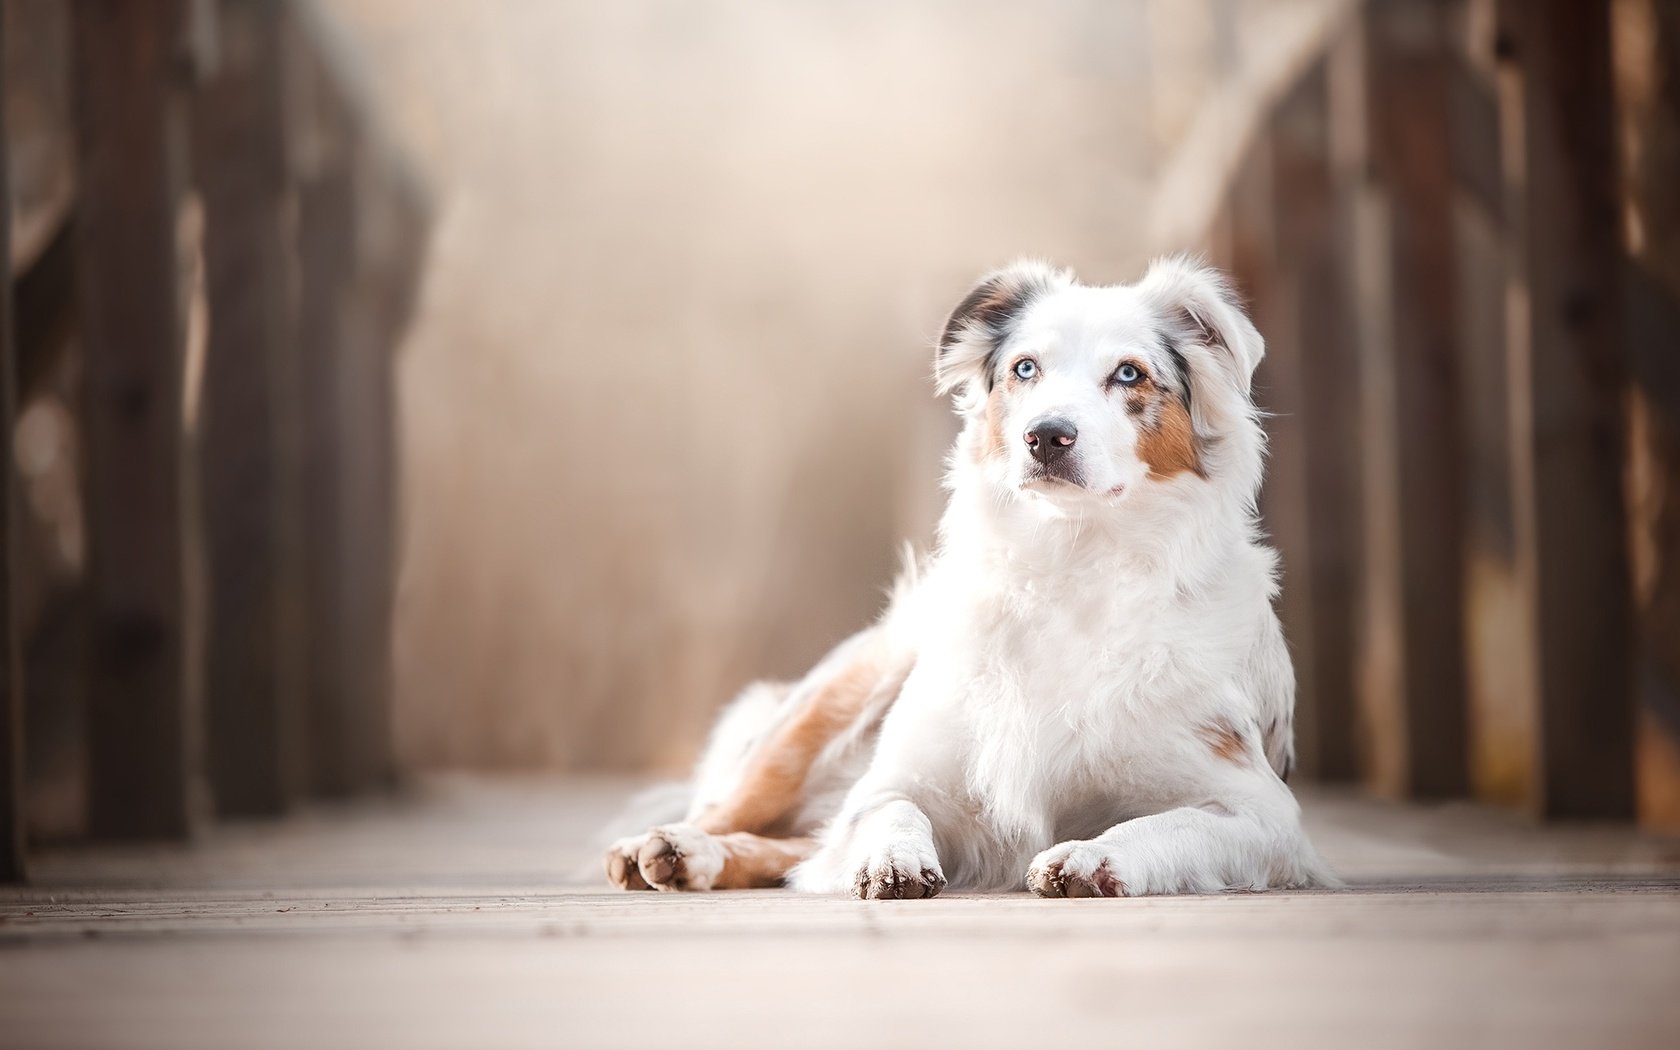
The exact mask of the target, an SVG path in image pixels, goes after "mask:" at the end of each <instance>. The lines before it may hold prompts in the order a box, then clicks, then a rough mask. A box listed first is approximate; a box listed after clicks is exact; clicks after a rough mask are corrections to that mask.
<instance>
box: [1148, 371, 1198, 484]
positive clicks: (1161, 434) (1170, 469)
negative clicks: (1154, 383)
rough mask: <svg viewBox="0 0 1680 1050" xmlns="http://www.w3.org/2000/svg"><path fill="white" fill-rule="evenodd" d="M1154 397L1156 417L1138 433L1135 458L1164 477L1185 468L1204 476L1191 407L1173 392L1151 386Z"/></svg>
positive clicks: (1158, 477) (1155, 474) (1158, 478)
mask: <svg viewBox="0 0 1680 1050" xmlns="http://www.w3.org/2000/svg"><path fill="white" fill-rule="evenodd" d="M1151 392H1152V393H1153V395H1154V398H1155V404H1154V405H1153V406H1152V408H1153V409H1154V414H1155V420H1154V422H1153V424H1151V425H1148V426H1143V427H1142V430H1141V432H1140V433H1139V434H1138V446H1137V449H1138V458H1139V459H1141V460H1143V463H1144V465H1145V466H1147V467H1148V468H1149V476H1150V477H1152V478H1155V479H1157V480H1165V479H1166V478H1170V477H1172V476H1174V475H1175V474H1182V473H1184V472H1186V471H1188V472H1190V473H1192V474H1194V475H1196V476H1197V477H1204V476H1205V475H1204V474H1203V473H1202V457H1201V452H1200V451H1199V450H1198V449H1197V447H1196V431H1195V428H1194V426H1193V425H1192V424H1191V422H1190V410H1189V409H1187V408H1185V407H1184V402H1183V401H1180V400H1179V399H1178V398H1177V397H1175V396H1173V395H1172V394H1170V393H1168V392H1166V391H1164V390H1160V389H1159V388H1155V387H1151Z"/></svg>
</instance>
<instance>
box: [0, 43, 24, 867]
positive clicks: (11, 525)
mask: <svg viewBox="0 0 1680 1050" xmlns="http://www.w3.org/2000/svg"><path fill="white" fill-rule="evenodd" d="M5 40H6V29H5V19H4V18H0V55H3V54H4V53H5V48H4V44H5ZM4 68H5V67H4V65H3V64H0V74H3V73H4ZM0 79H3V77H0ZM6 147H7V139H6V119H5V114H4V113H0V201H9V200H10V199H11V192H10V186H9V184H8V183H9V180H8V178H7V171H8V168H7V161H8V157H7V148H6ZM11 229H12V222H11V209H10V208H9V207H8V208H6V209H4V210H0V259H10V258H11ZM9 274H10V271H9V269H8V276H7V277H6V279H4V280H0V882H18V881H21V880H22V879H23V877H24V873H25V867H24V841H23V840H24V818H23V666H22V647H21V645H20V644H19V637H18V636H19V632H20V630H21V627H20V625H19V624H18V618H17V599H16V590H17V582H16V580H15V578H14V575H15V574H14V572H13V568H14V564H15V563H14V558H15V557H16V549H15V548H16V546H17V512H18V508H17V466H16V464H17V459H16V457H15V456H13V454H12V434H13V428H12V417H13V412H14V410H15V408H16V390H15V389H14V385H15V382H16V375H17V368H16V362H15V359H14V357H13V354H12V282H11V278H10V276H9Z"/></svg>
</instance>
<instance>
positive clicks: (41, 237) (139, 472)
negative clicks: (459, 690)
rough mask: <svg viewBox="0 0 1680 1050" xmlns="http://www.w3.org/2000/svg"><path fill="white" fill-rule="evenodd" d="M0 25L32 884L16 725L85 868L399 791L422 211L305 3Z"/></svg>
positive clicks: (13, 561)
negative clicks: (105, 851)
mask: <svg viewBox="0 0 1680 1050" xmlns="http://www.w3.org/2000/svg"><path fill="white" fill-rule="evenodd" d="M3 10H4V35H5V51H4V55H5V65H6V68H5V70H4V73H5V83H6V102H7V105H6V114H7V118H8V122H9V123H8V126H7V127H6V128H5V134H4V135H3V136H0V142H3V143H4V152H5V154H7V155H6V156H4V157H0V159H4V160H6V161H8V162H9V163H6V164H0V171H9V172H10V173H11V174H12V176H13V178H14V180H15V182H16V184H15V185H13V186H12V187H11V192H10V194H9V198H10V200H11V201H12V202H13V207H12V208H11V209H10V214H9V221H0V238H4V237H5V236H6V235H7V233H8V232H9V236H10V242H9V247H8V251H7V258H9V260H10V273H11V279H10V280H9V281H6V282H0V333H4V336H5V338H6V340H7V341H6V343H5V345H4V354H3V357H0V363H3V365H4V368H3V369H0V376H3V377H4V381H5V388H4V395H5V396H4V403H3V407H0V432H3V433H4V434H5V445H4V453H5V454H4V457H3V459H4V464H5V472H6V478H5V486H4V491H5V498H6V504H7V505H6V509H5V516H4V519H3V520H4V522H5V526H4V530H3V531H0V541H3V542H0V547H3V555H4V557H3V560H0V565H4V566H5V572H4V577H3V578H0V640H3V643H4V649H3V654H0V667H3V670H4V678H3V697H4V705H3V708H0V712H3V717H0V878H17V877H20V876H21V874H22V872H23V859H24V839H25V825H26V817H25V813H24V800H25V797H26V787H25V778H24V761H23V756H24V754H25V739H26V733H25V725H26V720H25V718H24V712H25V710H26V708H27V710H28V712H29V713H30V716H31V718H30V719H29V720H28V723H29V732H28V734H27V735H28V739H29V741H30V742H31V744H32V745H33V744H40V747H38V748H37V747H34V746H31V747H30V749H29V751H30V754H31V755H34V754H36V753H37V752H40V753H43V754H48V755H57V754H59V753H60V752H64V753H68V754H70V755H73V756H75V760H74V761H73V762H71V763H70V766H71V768H72V771H73V773H74V775H73V776H71V777H69V778H68V779H69V780H70V781H72V782H73V784H74V788H75V790H73V791H72V792H71V796H72V798H73V800H74V801H75V802H76V803H77V805H76V806H75V808H76V809H78V810H79V811H80V812H79V813H78V814H77V816H79V817H80V820H79V821H74V820H73V821H71V824H72V825H74V824H77V823H79V825H80V827H79V829H78V830H80V831H84V832H86V833H87V834H90V835H93V836H96V837H101V838H112V839H119V838H120V839H130V838H182V837H187V836H190V835H191V834H192V833H193V832H194V830H195V829H196V828H198V827H200V826H201V825H202V823H203V822H204V821H205V820H206V819H208V818H209V817H210V816H212V815H213V814H214V815H255V814H273V813H279V812H282V811H284V810H285V809H286V808H288V807H289V806H290V805H291V804H293V803H294V802H295V801H297V800H299V799H301V798H303V797H305V796H306V795H309V794H312V793H313V794H333V795H342V794H347V793H351V792H357V791H362V790H367V789H371V788H375V787H377V786H379V785H382V784H385V783H387V782H388V781H389V780H390V778H391V776H392V767H391V755H390V731H389V721H390V712H389V689H388V684H387V676H388V660H389V649H390V646H389V643H388V636H389V630H390V619H391V618H390V603H391V597H392V594H391V592H392V582H393V564H394V551H393V538H394V508H395V492H394V488H393V486H394V483H395V482H394V479H395V477H396V463H395V455H396V445H395V419H394V399H393V395H394V390H393V351H394V349H395V347H396V344H397V340H398V339H399V337H400V335H401V333H402V330H403V328H404V326H405V324H406V320H407V318H408V315H409V313H410V309H411V306H412V297H413V295H414V292H415V287H416V282H417V277H418V267H419V263H420V257H421V254H422V249H423V237H424V232H425V228H426V216H425V211H426V208H425V202H424V200H423V196H422V194H421V192H420V190H419V187H418V185H417V184H416V182H415V181H414V180H413V178H412V177H411V175H410V174H409V172H408V171H407V169H406V168H405V166H404V164H403V163H402V161H401V159H400V158H399V157H397V156H396V155H395V154H394V153H393V152H392V151H391V149H390V148H389V147H388V146H387V144H386V142H385V140H384V139H383V138H382V137H381V135H380V134H379V130H380V129H379V128H378V127H377V126H376V125H375V123H374V121H373V117H372V114H371V112H370V110H369V108H368V106H367V105H366V104H365V102H364V100H363V98H362V96H361V94H360V92H359V91H358V90H357V89H356V85H355V82H354V79H353V76H352V75H351V70H350V68H349V66H348V65H347V63H346V62H345V61H343V59H342V57H341V55H340V53H339V50H338V46H337V42H336V40H335V39H334V38H333V37H332V35H331V33H330V31H329V30H328V28H327V26H326V25H325V24H324V23H323V21H322V20H321V19H320V18H319V17H318V16H317V15H316V14H315V13H314V11H313V8H312V7H311V6H309V5H308V4H306V3H301V2H297V3H287V2H282V0H219V2H218V0H76V2H74V3H62V4H61V3H58V2H56V0H6V2H5V3H4V8H3ZM4 243H6V241H5V240H4V239H0V244H4ZM20 414H21V416H22V417H23V418H20ZM20 464H21V466H20ZM20 473H22V474H25V475H28V476H20ZM66 478H68V482H69V483H68V490H69V491H64V490H65V489H66V482H65V479H66ZM55 486H56V487H55ZM66 506H68V507H69V509H68V510H66ZM67 737H68V738H71V739H69V740H68V742H66V738H67ZM31 779H32V780H33V778H31Z"/></svg>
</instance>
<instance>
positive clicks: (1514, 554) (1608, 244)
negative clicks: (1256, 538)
mask: <svg viewBox="0 0 1680 1050" xmlns="http://www.w3.org/2000/svg"><path fill="white" fill-rule="evenodd" d="M1677 59H1680V9H1677V8H1676V7H1675V6H1674V5H1672V4H1665V3H1661V2H1660V0H1653V2H1638V0H1634V2H1617V3H1612V2H1609V0H1536V2H1524V0H1510V2H1494V0H1393V2H1372V3H1366V4H1357V5H1352V6H1351V7H1350V8H1349V9H1348V11H1347V12H1346V14H1345V17H1343V18H1342V19H1340V20H1339V21H1338V22H1336V23H1335V24H1333V25H1331V26H1330V27H1328V28H1327V29H1326V32H1325V35H1324V39H1323V41H1322V44H1321V46H1320V48H1319V49H1318V50H1317V51H1316V52H1315V53H1314V54H1312V55H1310V56H1308V60H1307V61H1305V62H1303V63H1302V64H1301V67H1300V69H1298V70H1296V71H1294V72H1293V73H1292V74H1291V77H1290V79H1289V80H1288V81H1287V82H1286V83H1284V84H1282V85H1280V86H1279V89H1278V91H1277V93H1276V99H1277V101H1276V102H1275V104H1274V105H1272V106H1271V107H1270V108H1269V109H1266V110H1264V111H1263V112H1262V113H1261V114H1260V116H1259V117H1258V119H1257V120H1256V121H1255V122H1254V123H1253V125H1252V126H1251V127H1249V128H1247V129H1246V132H1245V133H1246V134H1247V135H1248V143H1247V146H1246V148H1245V149H1244V150H1243V151H1242V152H1241V154H1240V158H1241V159H1240V160H1239V162H1238V163H1236V164H1235V165H1234V167H1233V168H1232V169H1231V171H1230V178H1229V179H1228V181H1227V183H1226V190H1225V192H1224V197H1223V199H1222V200H1221V202H1220V204H1219V206H1218V208H1217V210H1216V213H1215V214H1216V217H1215V218H1214V219H1213V220H1212V221H1211V222H1210V223H1209V224H1208V225H1207V229H1206V231H1205V235H1204V236H1203V238H1202V240H1203V242H1204V245H1205V247H1206V248H1207V250H1208V251H1209V253H1210V254H1211V255H1213V256H1214V257H1215V258H1216V259H1217V260H1218V261H1220V262H1222V263H1224V264H1225V265H1228V266H1229V267H1231V268H1232V269H1233V270H1234V271H1235V272H1236V274H1237V275H1238V281H1239V284H1240V285H1241V287H1242V288H1243V289H1244V291H1245V292H1246V293H1247V294H1248V295H1249V296H1250V297H1251V299H1252V301H1253V305H1254V308H1255V311H1256V315H1257V320H1258V322H1259V325H1260V328H1261V330H1262V331H1263V332H1264V333H1265V334H1266V336H1267V339H1268V344H1269V355H1268V358H1267V361H1266V363H1265V365H1264V366H1263V371H1262V374H1261V376H1260V377H1259V380H1258V382H1259V387H1260V390H1261V396H1262V398H1263V399H1264V401H1265V404H1266V407H1267V408H1268V409H1269V410H1270V411H1271V412H1272V413H1274V415H1273V417H1272V419H1271V421H1270V431H1271V439H1272V461H1271V473H1270V476H1269V482H1268V486H1267V491H1266V497H1265V499H1266V506H1265V508H1264V509H1265V511H1266V516H1267V519H1268V522H1269V524H1270V526H1271V528H1272V531H1273V533H1274V536H1275V538H1276V541H1277V543H1278V546H1279V547H1280V548H1281V551H1282V553H1283V558H1284V565H1285V585H1284V592H1283V611H1284V615H1285V620H1286V630H1287V632H1288V634H1289V637H1290V640H1291V644H1292V646H1293V648H1294V651H1295V655H1296V664H1297V669H1298V673H1299V676H1300V682H1301V687H1300V698H1299V709H1300V745H1301V749H1302V756H1301V758H1302V767H1303V769H1304V771H1305V772H1307V773H1308V774H1309V775H1314V776H1318V777H1321V778H1327V779H1347V778H1359V779H1362V780H1364V781H1365V782H1367V783H1368V784H1369V785H1371V786H1373V787H1375V788H1376V789H1378V790H1379V791H1380V792H1382V793H1383V794H1386V795H1390V796H1396V797H1434V798H1450V797H1457V796H1463V795H1472V794H1473V795H1477V796H1480V797H1483V798H1487V799H1492V800H1497V801H1501V802H1504V803H1508V804H1511V805H1515V806H1519V807H1522V808H1525V809H1527V810H1529V811H1531V812H1533V813H1535V814H1537V815H1543V816H1546V817H1560V818H1561V817H1630V816H1633V815H1634V814H1635V812H1636V811H1639V812H1640V813H1641V815H1642V816H1643V818H1644V819H1645V820H1646V821H1648V822H1649V823H1651V824H1653V825H1661V826H1680V800H1677V799H1676V795H1677V794H1680V759H1677V758H1676V754H1677V753H1680V752H1677V750H1676V748H1675V741H1676V740H1680V703H1677V702H1676V697H1677V696H1680V524H1677V523H1680V397H1677V396H1676V395H1677V393H1680V384H1677V383H1676V377H1677V375H1680V309H1677V303H1680V206H1677V204H1676V199H1677V195H1676V191H1675V189H1674V187H1676V186H1680V164H1677V163H1676V160H1677V158H1680V65H1677Z"/></svg>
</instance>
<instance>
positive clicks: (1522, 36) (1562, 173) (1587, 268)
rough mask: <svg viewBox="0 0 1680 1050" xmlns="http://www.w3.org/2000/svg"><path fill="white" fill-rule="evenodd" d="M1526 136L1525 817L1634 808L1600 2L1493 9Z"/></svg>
mask: <svg viewBox="0 0 1680 1050" xmlns="http://www.w3.org/2000/svg"><path fill="white" fill-rule="evenodd" d="M1500 20H1501V34H1502V40H1503V44H1502V48H1501V50H1502V52H1503V53H1504V54H1505V55H1506V56H1507V58H1509V59H1510V60H1511V64H1510V65H1509V67H1508V73H1507V74H1506V75H1509V76H1514V77H1517V78H1519V79H1520V87H1519V89H1518V90H1517V91H1515V92H1512V93H1511V94H1510V97H1511V98H1512V99H1513V100H1515V101H1517V102H1518V103H1519V105H1520V114H1517V115H1515V119H1516V120H1517V121H1518V123H1519V126H1520V132H1521V139H1522V143H1523V146H1522V171H1521V174H1522V179H1523V183H1522V184H1521V185H1520V187H1519V188H1518V189H1517V191H1516V193H1517V195H1518V197H1519V198H1520V199H1519V200H1518V201H1517V202H1516V204H1515V206H1514V207H1513V208H1512V209H1511V211H1512V214H1513V216H1514V217H1516V219H1517V222H1518V224H1519V234H1518V237H1519V240H1518V243H1519V244H1520V245H1521V249H1520V258H1519V259H1518V262H1519V264H1520V274H1519V279H1520V280H1521V282H1522V283H1521V284H1519V285H1518V288H1519V292H1520V291H1521V289H1522V288H1523V287H1524V286H1526V295H1523V294H1518V295H1517V296H1516V297H1515V299H1516V301H1517V302H1518V303H1519V304H1522V305H1519V308H1518V309H1519V313H1520V315H1521V316H1520V317H1519V318H1518V324H1517V325H1516V326H1515V329H1516V331H1515V332H1514V334H1513V339H1512V352H1513V354H1514V355H1516V360H1517V361H1518V365H1517V367H1516V369H1515V370H1514V380H1513V384H1512V394H1513V424H1514V428H1515V432H1516V434H1517V440H1516V442H1515V444H1516V448H1515V459H1516V460H1517V463H1518V470H1517V477H1518V485H1517V487H1516V492H1517V498H1516V500H1515V506H1516V511H1517V520H1518V546H1519V557H1520V558H1521V561H1522V564H1523V568H1524V571H1525V573H1526V575H1527V577H1528V586H1529V593H1530V595H1531V598H1532V603H1533V608H1534V616H1535V625H1534V630H1535V651H1536V660H1537V665H1538V674H1537V676H1536V686H1537V689H1538V694H1539V708H1538V712H1537V715H1538V719H1537V721H1538V728H1539V740H1538V744H1539V755H1538V770H1537V778H1538V783H1537V784H1536V785H1535V796H1534V799H1533V805H1534V808H1535V809H1536V810H1537V811H1538V812H1539V813H1540V814H1542V815H1544V816H1548V817H1622V816H1628V815H1630V814H1631V813H1632V811H1633V783H1634V781H1633V774H1632V767H1633V710H1634V704H1633V683H1632V680H1631V679H1632V676H1631V666H1632V656H1633V650H1632V638H1633V633H1634V632H1633V622H1632V613H1631V595H1630V592H1629V581H1628V558H1627V547H1626V528H1627V520H1626V513H1625V506H1624V502H1623V492H1622V464H1623V450H1624V441H1625V435H1624V430H1623V428H1624V420H1623V412H1622V400H1623V397H1624V395H1625V392H1626V383H1627V378H1628V371H1627V364H1626V360H1625V353H1624V347H1623V344H1622V331H1621V308H1622V297H1621V287H1622V282H1621V268H1622V253H1621V243H1620V218H1621V216H1620V210H1619V204H1620V189H1621V184H1620V171H1621V165H1620V163H1619V160H1618V153H1617V150H1616V142H1615V135H1616V127H1617V123H1616V112H1615V107H1614V91H1613V80H1612V69H1611V60H1610V59H1611V52H1610V8H1609V3H1608V0H1521V2H1517V0H1510V2H1507V3H1504V4H1502V5H1501V8H1500Z"/></svg>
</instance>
